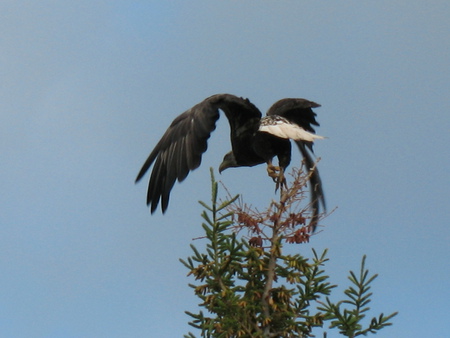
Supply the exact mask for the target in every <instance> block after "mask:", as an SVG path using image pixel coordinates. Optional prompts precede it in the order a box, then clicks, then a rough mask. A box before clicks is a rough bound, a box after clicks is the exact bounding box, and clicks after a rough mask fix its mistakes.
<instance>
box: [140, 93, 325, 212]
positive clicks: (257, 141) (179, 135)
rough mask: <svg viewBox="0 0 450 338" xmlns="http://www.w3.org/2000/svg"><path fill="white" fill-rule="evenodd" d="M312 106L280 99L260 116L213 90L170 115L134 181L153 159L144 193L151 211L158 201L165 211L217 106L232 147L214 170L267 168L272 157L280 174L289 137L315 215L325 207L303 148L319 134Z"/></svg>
mask: <svg viewBox="0 0 450 338" xmlns="http://www.w3.org/2000/svg"><path fill="white" fill-rule="evenodd" d="M315 107H320V105H318V104H317V103H314V102H312V101H308V100H305V99H282V100H280V101H278V102H276V103H275V104H274V105H273V106H272V107H271V108H270V109H269V111H268V112H267V115H266V116H265V117H263V118H262V115H261V112H260V111H259V109H258V108H256V106H254V105H253V104H252V103H251V102H250V101H249V100H248V99H243V98H239V97H237V96H234V95H230V94H217V95H213V96H210V97H208V98H207V99H205V100H204V101H202V102H200V103H198V104H197V105H195V106H194V107H192V108H190V109H188V110H187V111H186V112H184V113H183V114H181V115H179V116H178V117H177V118H175V120H174V121H173V122H172V124H171V125H170V126H169V128H168V129H167V131H166V132H165V134H164V135H163V137H162V138H161V140H160V141H159V142H158V144H157V145H156V146H155V148H154V149H153V151H152V152H151V153H150V155H149V157H148V158H147V160H146V162H145V163H144V165H143V167H142V169H141V171H140V172H139V174H138V176H137V178H136V182H137V181H139V180H140V179H141V178H142V176H143V175H144V174H145V173H146V172H147V170H148V169H149V168H150V166H151V165H152V164H153V163H154V166H153V170H152V174H151V176H150V181H149V187H148V193H147V204H148V205H151V206H150V209H151V212H152V213H153V212H154V211H155V210H156V208H157V206H158V203H159V202H160V201H161V208H162V211H163V212H165V211H166V209H167V206H168V202H169V196H170V191H171V189H172V187H173V185H174V183H175V181H176V180H178V181H180V182H181V181H183V180H184V179H185V178H186V176H187V175H188V173H189V171H191V170H194V169H196V168H197V167H198V166H199V165H200V162H201V156H202V154H203V153H204V152H205V151H206V149H207V140H208V138H209V137H210V134H211V132H212V131H213V130H214V129H215V128H216V121H217V120H218V119H219V110H222V111H223V112H224V113H225V115H226V116H227V118H228V121H229V123H230V139H231V148H232V150H231V151H230V152H229V153H227V154H226V155H225V157H224V160H223V162H222V164H221V165H220V167H219V171H223V170H225V169H227V168H230V167H244V166H247V167H252V166H255V165H258V164H262V163H267V164H268V165H269V166H271V167H272V168H273V165H272V159H273V158H274V157H277V158H278V165H279V168H280V174H282V173H283V172H284V169H285V168H286V167H287V166H288V165H289V163H290V161H291V142H290V140H291V139H292V140H294V141H295V142H296V144H297V146H298V148H299V150H300V152H301V153H302V155H303V158H304V163H305V165H306V167H307V168H308V170H312V172H311V175H310V183H311V197H312V204H311V205H312V208H313V214H314V215H315V217H314V215H313V218H317V214H318V212H319V206H320V203H321V204H322V205H323V206H324V207H325V199H324V196H323V191H322V186H321V180H320V176H319V173H318V170H317V168H316V167H315V165H314V162H313V160H312V158H311V156H310V154H309V152H308V149H309V151H311V152H312V144H313V141H314V140H315V139H320V138H323V137H322V136H318V135H316V134H314V129H313V127H312V126H311V125H315V126H318V125H319V124H318V123H317V121H316V119H315V116H316V114H315V113H314V112H313V111H312V109H311V108H315ZM271 176H272V175H271ZM272 177H275V176H272Z"/></svg>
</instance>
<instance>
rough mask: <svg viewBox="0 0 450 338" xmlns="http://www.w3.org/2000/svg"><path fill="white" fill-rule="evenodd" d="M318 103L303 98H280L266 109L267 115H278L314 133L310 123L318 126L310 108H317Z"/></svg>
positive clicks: (314, 114)
mask: <svg viewBox="0 0 450 338" xmlns="http://www.w3.org/2000/svg"><path fill="white" fill-rule="evenodd" d="M318 107H320V104H318V103H315V102H312V101H308V100H305V99H289V98H288V99H282V100H279V101H277V102H275V103H274V104H273V105H272V107H270V109H269V110H268V111H267V116H272V115H278V116H281V117H284V118H286V119H287V120H289V121H290V122H293V123H295V124H297V125H299V126H300V127H302V128H303V129H305V130H306V131H309V132H311V133H314V132H315V130H314V128H313V127H312V126H311V125H314V126H319V123H318V122H317V121H316V116H317V115H316V113H314V112H313V110H312V109H311V108H318Z"/></svg>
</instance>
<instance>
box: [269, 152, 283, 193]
mask: <svg viewBox="0 0 450 338" xmlns="http://www.w3.org/2000/svg"><path fill="white" fill-rule="evenodd" d="M267 173H268V174H269V176H270V177H272V179H273V181H274V182H275V192H277V191H278V189H279V188H280V187H282V188H286V177H285V176H284V169H283V168H281V167H276V166H274V165H273V164H272V161H271V160H270V161H268V162H267Z"/></svg>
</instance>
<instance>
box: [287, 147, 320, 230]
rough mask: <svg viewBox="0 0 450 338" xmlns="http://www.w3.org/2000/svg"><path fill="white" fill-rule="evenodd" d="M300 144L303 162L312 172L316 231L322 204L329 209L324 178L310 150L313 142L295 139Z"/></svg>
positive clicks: (314, 228)
mask: <svg viewBox="0 0 450 338" xmlns="http://www.w3.org/2000/svg"><path fill="white" fill-rule="evenodd" d="M295 143H296V144H297V146H298V149H299V150H300V152H301V153H302V156H303V163H304V164H305V167H306V169H307V170H308V172H309V173H310V178H309V184H310V187H309V189H310V193H311V209H312V217H311V222H310V226H311V228H312V229H311V230H312V232H314V231H315V230H316V226H317V222H318V221H319V214H320V206H321V205H322V207H323V210H326V209H327V206H326V204H325V195H324V193H323V187H322V180H321V179H320V175H319V169H317V166H316V163H315V161H314V160H313V158H312V157H311V154H310V152H309V151H308V149H306V148H307V147H308V148H309V150H310V151H311V152H312V143H311V142H304V141H295Z"/></svg>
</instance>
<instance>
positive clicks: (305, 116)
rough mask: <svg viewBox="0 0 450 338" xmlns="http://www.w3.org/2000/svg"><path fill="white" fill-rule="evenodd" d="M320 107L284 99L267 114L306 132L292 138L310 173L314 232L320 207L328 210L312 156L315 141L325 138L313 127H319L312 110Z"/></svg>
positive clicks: (306, 101) (275, 104) (309, 102)
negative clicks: (284, 120)
mask: <svg viewBox="0 0 450 338" xmlns="http://www.w3.org/2000/svg"><path fill="white" fill-rule="evenodd" d="M317 107H320V104H318V103H315V102H312V101H308V100H305V99H291V98H287V99H282V100H279V101H277V102H275V103H274V104H273V105H272V107H270V109H269V111H268V112H267V116H281V117H283V118H285V119H286V120H287V121H289V123H293V124H296V125H297V126H299V127H301V128H302V129H303V130H304V131H306V134H307V135H306V136H309V137H303V136H304V135H303V134H302V133H299V135H300V136H301V137H298V138H296V137H290V138H292V139H294V140H295V143H296V144H297V146H298V149H299V150H300V152H301V154H302V156H303V161H304V164H305V166H306V169H307V170H308V171H309V172H310V175H311V176H310V190H311V208H312V212H313V214H312V219H311V223H310V225H311V227H312V230H313V231H314V230H315V228H316V226H317V222H318V217H319V213H320V207H321V206H322V207H323V209H324V210H326V205H325V196H324V193H323V188H322V180H321V179H320V175H319V170H318V169H317V167H316V163H315V161H314V160H313V157H312V156H311V155H312V154H314V152H313V140H314V139H316V138H323V137H321V136H318V135H315V134H314V133H315V130H314V128H313V126H319V123H318V122H317V121H316V113H314V112H313V110H312V108H317Z"/></svg>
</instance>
